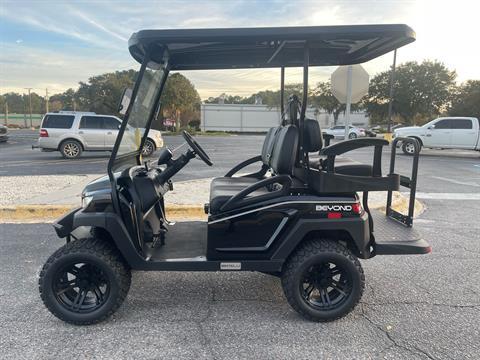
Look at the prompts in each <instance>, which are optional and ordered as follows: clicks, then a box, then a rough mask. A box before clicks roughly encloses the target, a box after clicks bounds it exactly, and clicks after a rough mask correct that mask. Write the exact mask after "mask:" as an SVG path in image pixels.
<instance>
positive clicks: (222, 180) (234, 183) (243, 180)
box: [210, 177, 261, 191]
mask: <svg viewBox="0 0 480 360" xmlns="http://www.w3.org/2000/svg"><path fill="white" fill-rule="evenodd" d="M260 180H261V179H257V178H253V177H217V178H213V179H212V182H211V183H210V187H211V188H214V187H217V186H228V187H230V188H232V189H233V188H237V189H239V190H238V191H240V190H243V189H245V188H246V187H248V186H250V185H252V184H255V183H256V182H257V181H260Z"/></svg>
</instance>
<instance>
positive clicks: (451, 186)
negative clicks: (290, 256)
mask: <svg viewBox="0 0 480 360" xmlns="http://www.w3.org/2000/svg"><path fill="white" fill-rule="evenodd" d="M11 135H12V136H11V141H10V143H9V144H0V176H12V175H19V176H21V175H51V174H99V175H100V174H103V173H104V172H105V166H106V163H107V161H108V153H100V154H96V153H92V154H86V156H84V157H83V158H82V159H79V160H75V161H71V160H70V161H69V160H63V159H62V158H61V157H60V154H59V153H42V152H40V151H38V150H31V149H30V148H29V146H30V145H31V144H32V143H33V142H34V141H35V137H36V133H34V132H31V131H12V134H11ZM164 139H165V142H166V144H167V145H168V146H170V147H172V148H175V147H176V146H178V145H180V144H181V142H182V141H181V138H179V137H165V138H164ZM262 140H263V137H262V136H229V137H217V136H215V137H213V136H212V137H199V138H198V141H199V142H200V144H202V145H204V148H205V150H206V151H207V152H208V153H209V154H210V155H211V158H212V161H213V162H214V166H213V167H211V168H208V167H206V166H205V165H204V164H203V163H202V162H200V161H198V160H195V161H192V163H191V164H189V165H188V166H187V167H186V168H185V169H184V170H185V171H183V172H181V173H180V174H179V175H178V176H177V177H176V178H175V179H176V180H189V179H195V178H206V177H213V176H220V175H223V174H224V173H225V172H226V171H228V170H229V169H230V168H231V167H232V166H233V165H235V164H236V163H238V162H239V161H241V160H244V159H246V158H248V157H251V156H254V155H257V154H258V153H259V150H260V147H261V142H262ZM182 150H183V149H180V150H178V151H182ZM384 156H385V157H384V165H385V169H386V164H387V163H388V161H387V159H388V156H389V151H385V155H384ZM352 158H354V159H355V160H359V161H365V162H366V161H369V159H370V158H371V151H369V150H359V151H356V152H355V153H354V154H353V155H352ZM410 161H411V158H409V157H406V156H404V155H399V157H398V169H399V171H400V173H405V174H406V175H408V171H409V164H410ZM25 191H28V189H25ZM167 196H168V194H167ZM418 198H419V199H420V200H421V201H422V202H423V203H424V204H425V205H426V211H425V212H424V213H423V214H422V215H421V216H420V217H419V218H418V219H416V221H415V227H416V229H417V230H418V231H419V232H420V233H421V234H422V235H423V237H424V238H425V239H427V240H428V241H429V242H430V243H431V245H432V247H433V252H432V254H429V255H426V256H410V257H400V256H391V257H389V256H384V257H377V258H374V259H372V260H368V261H363V262H362V265H363V266H364V270H365V274H366V283H367V287H366V291H365V294H364V296H363V298H362V303H361V304H360V305H359V306H358V307H357V308H356V309H355V310H354V311H353V312H352V313H351V314H349V315H348V316H347V317H345V318H343V319H341V320H339V321H336V322H333V323H310V322H307V321H305V320H303V319H302V318H300V317H299V316H298V315H297V314H296V313H295V312H294V311H293V310H292V309H291V308H290V307H289V306H288V304H287V302H286V300H285V298H284V296H283V292H282V290H281V285H280V281H279V280H278V279H277V278H275V277H271V276H268V275H263V274H257V273H176V272H172V273H146V272H136V273H134V276H133V281H132V288H131V290H130V293H129V295H128V297H127V299H126V301H125V303H124V305H123V306H122V307H121V308H120V310H119V311H118V312H117V313H116V314H115V315H114V317H113V318H112V319H111V320H109V321H107V322H104V323H101V324H98V325H95V326H88V327H75V326H71V325H68V324H65V323H63V322H61V321H60V320H58V319H56V318H54V317H53V316H52V315H51V314H50V313H49V312H48V311H47V310H46V309H45V308H44V306H43V305H42V303H41V300H40V298H39V295H38V290H37V276H38V272H39V270H40V268H41V266H42V265H43V263H44V261H45V260H46V258H47V257H48V256H49V255H50V254H51V253H52V252H53V251H54V250H55V249H57V248H58V247H59V246H61V245H62V241H61V240H60V239H58V238H56V236H55V234H54V231H53V229H52V227H51V225H49V224H0V246H1V249H2V251H1V252H0V262H1V264H2V266H1V268H0V278H1V282H0V351H2V358H3V357H4V358H12V359H21V358H52V357H65V358H169V359H171V358H176V359H177V358H178V359H182V358H195V359H236V358H245V357H252V356H255V357H256V358H259V359H273V358H281V359H310V358H320V359H321V358H339V359H344V358H356V359H370V358H374V359H376V358H387V359H403V358H405V359H412V358H414V359H416V358H418V359H478V358H480V341H479V339H480V327H479V326H478V324H479V323H480V266H479V264H480V241H479V240H480V235H479V233H480V224H479V222H478V218H479V215H480V155H479V153H475V152H468V151H447V150H444V151H441V150H425V151H423V152H422V155H421V159H420V165H419V182H418Z"/></svg>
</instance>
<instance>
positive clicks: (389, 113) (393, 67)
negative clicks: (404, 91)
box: [387, 49, 397, 132]
mask: <svg viewBox="0 0 480 360" xmlns="http://www.w3.org/2000/svg"><path fill="white" fill-rule="evenodd" d="M396 63H397V49H395V50H394V51H393V66H392V72H391V73H390V101H389V102H388V127H387V132H390V131H391V130H392V107H393V83H394V81H395V65H396Z"/></svg>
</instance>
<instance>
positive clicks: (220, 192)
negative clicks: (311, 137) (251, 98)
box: [209, 125, 298, 214]
mask: <svg viewBox="0 0 480 360" xmlns="http://www.w3.org/2000/svg"><path fill="white" fill-rule="evenodd" d="M297 145H298V129H297V128H296V127H295V126H293V125H288V126H284V127H279V128H278V129H277V131H276V133H275V144H274V146H273V148H272V150H271V155H270V156H269V162H270V167H271V171H272V175H273V176H276V175H291V174H292V172H293V167H294V165H295V155H296V152H297ZM216 179H222V180H217V181H215V180H216ZM216 179H213V181H212V182H211V184H210V204H209V210H210V214H217V213H219V212H221V208H222V206H223V205H224V204H225V203H226V202H227V201H228V200H230V199H231V198H232V197H233V196H235V195H236V194H238V193H239V192H240V191H242V190H244V189H247V188H248V186H246V187H241V186H239V185H238V184H237V183H235V182H232V183H228V182H224V183H221V181H224V179H228V178H216ZM231 179H236V178H231ZM227 181H228V180H227ZM260 181H265V179H256V181H255V182H254V183H253V184H257V183H258V182H260ZM253 184H250V185H249V186H251V185H253ZM274 191H278V189H277V187H276V186H275V184H273V185H269V186H268V187H261V188H259V189H256V190H255V191H253V192H251V193H249V194H248V196H247V197H246V198H245V199H246V200H252V201H255V198H256V197H257V198H258V199H259V201H260V200H263V199H264V198H265V196H263V195H269V194H272V192H274Z"/></svg>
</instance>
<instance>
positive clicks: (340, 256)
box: [282, 239, 365, 322]
mask: <svg viewBox="0 0 480 360" xmlns="http://www.w3.org/2000/svg"><path fill="white" fill-rule="evenodd" d="M326 260H327V261H328V260H331V261H336V262H339V263H341V265H342V266H344V267H345V269H348V272H349V274H350V275H351V277H352V288H351V291H350V294H349V295H348V297H347V298H346V300H345V302H344V303H342V304H341V305H339V306H338V307H337V308H335V309H332V310H318V309H314V308H313V307H312V306H310V305H309V304H307V302H306V301H305V300H304V299H303V297H302V294H301V290H300V282H301V281H302V280H301V279H302V276H303V273H304V271H305V270H306V269H307V268H309V267H310V266H312V265H313V264H315V263H318V262H322V261H326ZM282 286H283V291H284V293H285V297H286V298H287V301H288V303H289V304H290V306H291V307H292V308H293V309H294V310H295V311H297V312H298V313H299V314H300V315H302V316H303V317H304V318H305V319H307V320H310V321H317V322H327V321H333V320H336V319H339V318H341V317H343V316H345V315H347V314H348V313H349V312H350V311H351V310H352V309H353V308H354V307H355V306H356V305H357V304H358V302H359V301H360V299H361V297H362V294H363V290H364V288H365V275H364V273H363V269H362V266H361V265H360V262H359V261H358V259H357V257H356V256H355V255H353V254H352V252H351V251H350V250H349V249H347V248H346V247H345V246H343V245H342V244H340V243H339V242H336V241H332V240H327V239H321V240H307V241H305V242H304V243H302V244H301V245H300V247H299V248H298V249H296V250H295V251H294V253H293V254H292V255H291V256H290V257H289V259H288V260H287V262H286V263H285V265H284V267H283V271H282Z"/></svg>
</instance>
